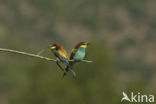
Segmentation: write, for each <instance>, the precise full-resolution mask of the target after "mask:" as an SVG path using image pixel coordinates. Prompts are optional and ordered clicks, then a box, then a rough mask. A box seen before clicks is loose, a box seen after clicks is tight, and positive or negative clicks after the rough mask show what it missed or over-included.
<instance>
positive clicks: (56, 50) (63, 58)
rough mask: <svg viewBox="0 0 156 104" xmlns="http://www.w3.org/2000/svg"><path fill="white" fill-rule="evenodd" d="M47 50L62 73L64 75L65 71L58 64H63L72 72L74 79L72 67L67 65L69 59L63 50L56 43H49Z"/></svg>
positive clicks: (74, 74)
mask: <svg viewBox="0 0 156 104" xmlns="http://www.w3.org/2000/svg"><path fill="white" fill-rule="evenodd" d="M49 49H50V50H51V52H52V53H53V55H54V56H55V58H56V64H57V65H58V66H59V67H60V69H61V70H62V71H63V72H64V74H65V73H66V71H65V69H63V68H62V67H61V65H60V64H59V63H60V62H61V63H63V64H64V65H65V66H66V67H67V68H68V69H69V70H70V71H71V72H72V75H73V76H74V77H75V76H76V73H75V72H74V71H73V70H72V67H71V66H70V64H69V57H68V55H67V52H66V51H65V49H64V48H63V47H62V46H60V45H58V44H56V43H51V44H50V45H49Z"/></svg>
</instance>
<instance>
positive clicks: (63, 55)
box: [55, 50, 69, 60]
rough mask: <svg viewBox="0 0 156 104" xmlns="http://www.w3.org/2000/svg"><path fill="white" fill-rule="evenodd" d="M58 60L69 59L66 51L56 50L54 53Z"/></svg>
mask: <svg viewBox="0 0 156 104" xmlns="http://www.w3.org/2000/svg"><path fill="white" fill-rule="evenodd" d="M55 55H56V56H57V57H58V58H59V59H60V60H64V59H67V60H68V59H69V58H68V56H67V53H66V51H62V50H58V51H57V52H56V54H55Z"/></svg>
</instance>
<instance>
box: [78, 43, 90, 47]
mask: <svg viewBox="0 0 156 104" xmlns="http://www.w3.org/2000/svg"><path fill="white" fill-rule="evenodd" d="M88 45H90V43H88V42H80V47H82V48H87V46H88Z"/></svg>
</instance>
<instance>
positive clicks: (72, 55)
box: [70, 48, 77, 60]
mask: <svg viewBox="0 0 156 104" xmlns="http://www.w3.org/2000/svg"><path fill="white" fill-rule="evenodd" d="M76 51H77V48H73V49H72V51H71V54H70V60H72V59H73V58H74V55H75V53H76Z"/></svg>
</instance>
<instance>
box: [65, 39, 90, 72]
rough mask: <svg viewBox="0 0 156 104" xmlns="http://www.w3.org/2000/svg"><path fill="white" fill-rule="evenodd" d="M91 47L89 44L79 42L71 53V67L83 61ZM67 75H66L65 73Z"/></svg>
mask: <svg viewBox="0 0 156 104" xmlns="http://www.w3.org/2000/svg"><path fill="white" fill-rule="evenodd" d="M88 45H89V43H87V42H79V43H78V44H77V45H76V46H75V47H74V48H73V49H72V51H71V55H70V60H71V61H70V62H69V64H70V66H73V65H74V64H75V63H76V62H79V61H82V60H83V59H84V57H85V55H86V51H85V50H86V48H87V46H88ZM65 70H66V72H68V70H69V69H68V67H66V69H65ZM64 75H66V73H64Z"/></svg>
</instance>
